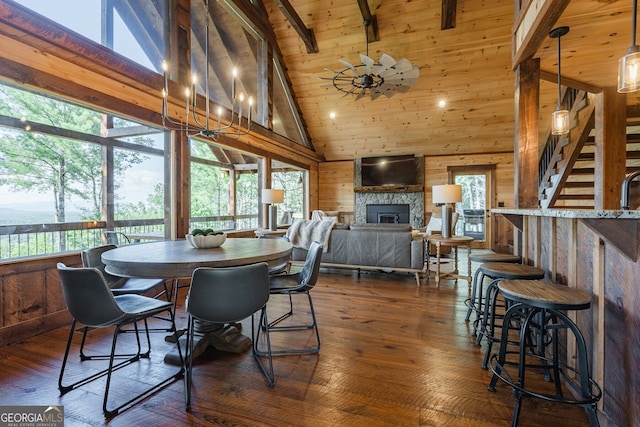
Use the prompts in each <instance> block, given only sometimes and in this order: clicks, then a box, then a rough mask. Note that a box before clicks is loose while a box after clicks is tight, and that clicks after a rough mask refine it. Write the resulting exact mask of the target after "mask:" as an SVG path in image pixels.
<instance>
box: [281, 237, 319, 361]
mask: <svg viewBox="0 0 640 427" xmlns="http://www.w3.org/2000/svg"><path fill="white" fill-rule="evenodd" d="M322 249H323V246H322V245H321V244H320V243H318V242H315V241H314V242H312V243H311V245H310V246H309V249H308V251H307V256H306V258H305V262H304V265H303V267H302V269H301V270H300V271H298V272H295V273H288V274H278V275H272V276H270V277H269V292H270V293H271V294H272V295H274V294H276V295H287V296H288V297H289V310H288V311H287V312H286V313H284V314H283V315H282V316H280V317H278V318H277V319H275V320H274V321H272V322H271V324H270V325H269V329H270V331H272V332H276V331H292V330H302V329H313V330H314V332H315V336H316V345H315V346H313V347H307V348H302V349H287V350H271V349H270V350H269V351H270V352H271V354H273V355H281V354H315V353H318V352H319V351H320V333H319V332H318V322H317V320H316V313H315V310H314V308H313V301H312V298H311V293H310V291H311V289H313V287H314V286H315V285H316V282H317V281H318V277H319V276H320V262H321V260H322ZM294 295H306V297H307V300H308V302H309V310H310V313H311V322H310V323H303V324H299V323H295V322H294V323H295V324H288V323H287V324H284V322H283V321H284V320H285V319H287V318H288V317H291V316H293V296H294ZM281 322H283V323H282V324H281Z"/></svg>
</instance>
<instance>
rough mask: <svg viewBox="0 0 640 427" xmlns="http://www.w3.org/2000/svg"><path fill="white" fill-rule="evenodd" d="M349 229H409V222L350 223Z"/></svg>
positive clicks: (395, 230) (396, 230)
mask: <svg viewBox="0 0 640 427" xmlns="http://www.w3.org/2000/svg"><path fill="white" fill-rule="evenodd" d="M349 229H350V230H351V231H376V232H377V231H394V232H398V231H411V224H351V226H350V227H349Z"/></svg>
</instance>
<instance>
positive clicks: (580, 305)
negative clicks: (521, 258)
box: [488, 280, 602, 426]
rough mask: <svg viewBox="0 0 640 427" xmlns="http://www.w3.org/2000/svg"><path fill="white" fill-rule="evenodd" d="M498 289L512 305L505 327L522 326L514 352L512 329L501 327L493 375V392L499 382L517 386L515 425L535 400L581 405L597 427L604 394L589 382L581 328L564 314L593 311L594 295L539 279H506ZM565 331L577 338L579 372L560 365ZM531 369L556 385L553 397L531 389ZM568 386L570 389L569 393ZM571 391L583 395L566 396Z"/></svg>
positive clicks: (596, 385)
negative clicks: (526, 403)
mask: <svg viewBox="0 0 640 427" xmlns="http://www.w3.org/2000/svg"><path fill="white" fill-rule="evenodd" d="M498 287H499V289H500V292H501V293H502V294H503V295H504V297H505V298H506V299H507V300H509V301H511V302H512V304H510V306H509V308H508V310H507V312H506V313H505V315H504V319H503V325H518V326H519V328H520V329H519V341H518V342H517V343H516V344H517V348H518V350H517V351H509V350H508V349H509V348H510V347H509V346H510V345H512V344H514V343H513V342H510V341H509V328H508V327H503V328H502V334H501V340H500V343H501V347H500V352H499V353H498V354H497V355H493V356H492V357H491V363H490V368H491V371H492V372H493V376H492V378H491V382H490V383H489V386H488V389H489V391H495V386H496V383H497V382H498V381H502V382H504V383H506V384H508V385H510V386H511V387H512V389H513V391H514V395H515V397H516V401H515V405H514V412H513V417H512V421H511V425H512V426H517V425H518V420H519V416H520V409H521V406H522V399H523V398H524V397H535V398H539V399H544V400H547V401H550V402H555V403H564V404H572V405H579V406H582V407H584V409H585V411H586V413H587V416H588V418H589V422H590V423H591V425H592V426H598V425H599V422H598V418H597V416H596V402H598V400H600V398H601V396H602V390H601V389H600V387H599V386H598V384H597V383H596V382H595V381H593V380H592V379H591V377H590V371H589V364H588V351H587V346H586V343H585V340H584V337H583V335H582V333H581V332H580V329H579V328H578V326H577V325H576V324H575V323H574V322H573V321H572V320H571V319H570V318H569V317H568V316H567V315H566V314H564V313H563V312H562V311H560V310H582V309H586V308H589V307H590V296H588V295H587V294H586V293H584V292H582V291H579V290H576V289H573V288H568V287H566V286H559V285H552V284H548V283H544V282H540V281H537V280H532V281H524V280H503V281H501V282H500V283H499V284H498ZM556 291H558V292H556ZM560 331H566V336H567V337H568V338H570V337H574V339H575V349H576V358H575V363H576V365H575V367H573V366H569V365H568V364H567V363H566V362H565V361H563V360H560V351H559V342H558V339H559V335H560ZM549 349H550V350H549ZM549 353H550V354H549ZM509 354H517V362H516V361H512V360H507V356H508V355H509ZM510 368H511V371H515V369H517V379H515V380H514V378H513V377H514V376H515V372H513V373H510V372H509V370H510ZM532 369H536V370H542V371H544V374H545V379H546V380H550V381H551V382H552V383H553V388H554V392H553V393H549V392H546V391H544V390H534V389H532V388H530V387H528V385H527V384H526V383H525V374H526V371H527V370H532ZM563 384H565V385H566V386H565V387H564V388H563ZM569 388H571V389H572V390H573V391H574V392H576V393H577V394H578V396H577V397H573V394H572V393H571V394H567V393H566V391H568V390H569Z"/></svg>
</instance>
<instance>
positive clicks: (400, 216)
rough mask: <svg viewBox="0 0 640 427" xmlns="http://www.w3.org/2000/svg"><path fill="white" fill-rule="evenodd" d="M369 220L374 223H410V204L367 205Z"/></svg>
mask: <svg viewBox="0 0 640 427" xmlns="http://www.w3.org/2000/svg"><path fill="white" fill-rule="evenodd" d="M367 222H368V223H374V224H409V205H408V204H392V205H389V204H387V205H367Z"/></svg>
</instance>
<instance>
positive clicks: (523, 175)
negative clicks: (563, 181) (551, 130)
mask: <svg viewBox="0 0 640 427" xmlns="http://www.w3.org/2000/svg"><path fill="white" fill-rule="evenodd" d="M515 87H516V96H515V99H516V135H515V144H516V147H515V162H516V164H515V167H516V168H515V179H516V185H515V194H514V196H515V200H514V202H515V206H516V208H519V209H526V208H537V207H538V153H539V148H538V140H539V127H538V126H539V124H538V122H539V119H538V118H539V117H540V111H539V105H540V60H539V59H529V60H528V61H525V62H523V63H521V64H519V65H518V68H517V70H516V86H515Z"/></svg>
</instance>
